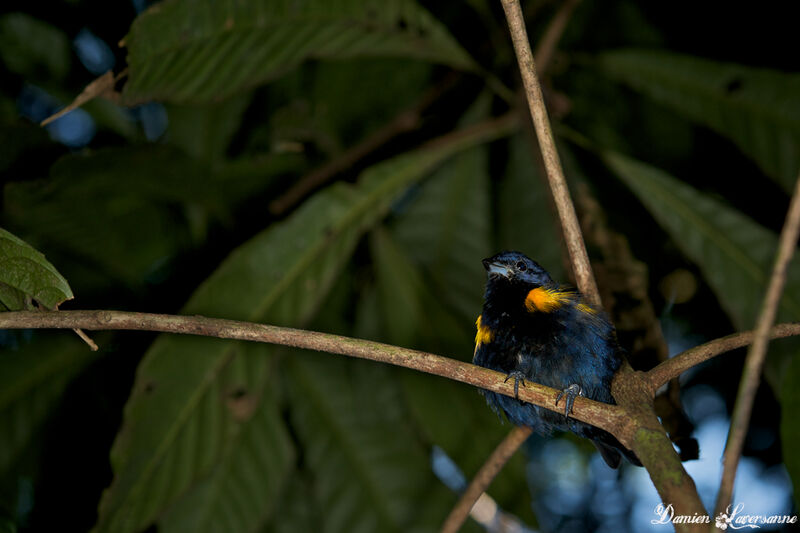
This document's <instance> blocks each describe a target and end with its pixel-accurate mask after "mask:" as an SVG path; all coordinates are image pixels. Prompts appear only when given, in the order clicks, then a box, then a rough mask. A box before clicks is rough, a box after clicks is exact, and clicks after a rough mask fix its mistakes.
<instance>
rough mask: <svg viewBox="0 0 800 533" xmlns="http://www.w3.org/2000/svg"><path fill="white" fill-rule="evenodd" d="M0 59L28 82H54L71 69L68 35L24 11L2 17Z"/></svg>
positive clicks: (0, 22)
mask: <svg viewBox="0 0 800 533" xmlns="http://www.w3.org/2000/svg"><path fill="white" fill-rule="evenodd" d="M0 58H2V60H3V64H4V65H5V66H6V68H7V69H8V70H10V71H11V72H14V73H16V74H19V75H21V76H23V77H24V78H25V79H26V80H28V81H39V82H52V80H53V79H56V80H61V79H63V78H64V77H65V76H66V75H67V73H68V72H69V66H70V42H69V39H68V38H67V36H66V34H65V33H64V32H63V31H61V30H59V29H58V28H55V27H54V26H51V25H50V24H48V23H46V22H44V21H41V20H39V19H37V18H34V17H31V16H30V15H27V14H25V13H10V14H7V15H4V16H2V17H0Z"/></svg>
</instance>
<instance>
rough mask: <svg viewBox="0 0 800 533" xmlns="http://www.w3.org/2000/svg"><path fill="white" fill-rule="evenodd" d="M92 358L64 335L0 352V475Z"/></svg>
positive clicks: (93, 356) (25, 445)
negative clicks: (68, 385)
mask: <svg viewBox="0 0 800 533" xmlns="http://www.w3.org/2000/svg"><path fill="white" fill-rule="evenodd" d="M94 358H95V352H92V351H91V350H89V349H88V348H87V347H86V345H85V344H84V343H83V342H82V341H81V340H80V339H78V338H77V337H76V336H74V335H71V334H70V335H68V334H66V333H62V334H59V335H54V336H40V337H39V338H37V339H36V340H35V341H33V342H31V343H28V344H27V345H25V346H23V347H21V348H20V349H18V350H11V349H4V350H2V351H0V473H1V472H5V471H6V470H8V469H9V468H10V467H11V466H13V465H14V464H15V461H16V459H17V457H18V456H19V455H20V454H21V453H22V452H23V451H24V450H25V448H26V447H27V446H29V445H30V441H31V439H32V438H33V436H34V435H35V434H36V432H37V431H38V430H39V428H40V427H41V425H42V423H43V422H44V421H45V419H46V418H47V416H48V415H49V413H50V411H51V410H52V409H53V407H55V406H56V405H57V402H58V399H59V397H60V396H61V394H62V392H63V391H64V388H65V387H66V386H67V384H68V383H69V382H70V381H71V380H72V378H73V377H75V376H76V375H77V374H78V373H79V372H80V371H81V370H82V369H83V368H85V367H86V365H87V364H88V363H89V362H90V361H92V360H93V359H94Z"/></svg>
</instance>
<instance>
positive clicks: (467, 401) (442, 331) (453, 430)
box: [360, 231, 533, 525]
mask: <svg viewBox="0 0 800 533" xmlns="http://www.w3.org/2000/svg"><path fill="white" fill-rule="evenodd" d="M371 243H372V246H371V248H372V254H373V257H374V259H373V262H374V264H375V268H376V300H377V301H376V304H371V303H370V301H369V298H368V297H366V298H365V299H364V302H362V305H366V306H367V309H366V310H365V311H364V312H362V313H361V315H360V316H362V317H366V316H368V313H369V312H370V310H369V306H370V305H377V307H378V309H380V312H379V313H375V314H376V315H377V316H379V317H380V318H381V319H382V320H381V321H380V322H381V325H382V330H383V331H384V332H385V334H384V337H385V338H386V339H387V340H389V341H390V342H396V339H398V338H399V339H400V340H405V341H406V342H409V338H411V339H414V340H415V341H421V343H422V344H423V346H425V347H427V346H436V347H437V348H439V350H440V351H441V352H443V353H450V354H453V356H455V357H457V358H460V359H469V358H470V357H471V356H472V344H471V340H472V339H471V337H472V333H473V331H474V325H473V321H472V320H464V319H459V320H458V321H454V320H453V318H452V317H451V316H449V314H448V313H447V312H446V311H445V310H444V309H443V308H442V304H441V302H440V301H438V299H437V297H438V295H440V294H442V291H437V293H436V294H433V293H428V292H427V291H426V290H425V288H424V287H423V284H422V281H421V275H420V273H419V272H418V271H417V270H415V268H414V265H413V264H412V263H411V261H410V260H409V258H408V257H407V256H406V255H405V254H404V253H403V251H402V250H401V249H400V248H399V247H398V246H397V245H396V244H395V243H393V241H392V240H391V238H390V237H389V234H388V233H386V232H381V231H378V232H375V234H374V237H373V239H372V241H371ZM482 277H483V276H482ZM481 285H482V284H481V283H479V284H478V286H477V288H478V289H480V287H481ZM444 290H446V289H444ZM479 309H480V306H479V307H478V308H477V309H476V310H474V311H473V312H474V313H477V312H479ZM410 314H411V316H409V315H410ZM414 344H416V342H415V343H414ZM390 377H391V379H390V383H391V384H388V383H387V384H386V385H385V386H392V387H396V386H397V385H396V384H397V383H398V382H399V383H400V387H401V391H402V402H403V404H404V405H406V408H407V410H408V412H409V415H410V417H409V418H410V421H411V422H412V423H413V424H414V426H415V427H416V430H417V432H418V433H419V435H420V437H421V438H422V440H423V442H424V443H425V444H426V445H427V446H428V447H429V449H430V448H432V447H433V446H434V445H435V446H439V447H440V448H442V449H443V450H444V451H445V453H447V454H448V456H449V457H450V458H451V459H453V461H454V462H455V463H456V464H457V465H458V466H459V467H460V468H461V469H463V471H464V472H465V474H466V475H468V476H471V475H473V474H474V473H475V472H476V471H477V470H478V468H479V467H480V466H481V464H482V463H483V461H484V460H485V459H486V457H488V456H489V454H491V451H492V450H493V449H494V447H495V446H496V445H497V444H498V443H499V442H500V441H501V440H502V439H503V437H504V436H505V434H506V433H507V432H508V431H509V429H510V426H508V425H505V426H504V425H503V424H502V423H501V422H500V420H499V419H498V417H497V416H496V415H495V413H494V412H493V411H492V410H491V409H490V408H489V406H488V405H486V402H485V400H484V398H483V397H482V396H481V395H480V394H478V391H477V390H476V389H475V388H474V387H470V386H467V385H464V384H461V383H456V382H452V381H449V380H442V379H441V378H437V377H435V376H430V375H426V374H421V373H418V372H408V371H402V370H397V371H395V372H393V373H392V374H391V375H390ZM371 383H372V385H373V386H380V387H383V386H384V384H383V383H380V384H378V383H376V382H375V380H372V382H371ZM489 493H490V494H491V495H492V496H493V497H494V498H495V499H496V500H497V501H498V503H499V504H500V505H501V506H502V507H503V509H505V510H507V511H511V512H514V513H517V514H518V515H519V516H520V517H521V518H523V519H525V520H527V521H532V519H533V517H532V515H531V507H530V493H529V491H528V489H527V483H526V480H525V467H524V458H523V456H522V455H521V454H519V455H517V456H516V457H515V458H513V459H512V460H511V462H510V464H509V465H507V467H506V468H504V469H503V471H502V472H501V474H500V475H499V476H498V478H497V479H496V480H495V481H494V482H493V483H492V486H491V489H490V490H489ZM450 505H452V503H450ZM442 506H443V507H447V504H446V503H443V504H442ZM437 519H438V520H439V521H441V520H443V516H438V517H437ZM473 525H474V524H473Z"/></svg>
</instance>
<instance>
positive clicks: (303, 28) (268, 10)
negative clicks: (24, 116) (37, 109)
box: [123, 0, 475, 103]
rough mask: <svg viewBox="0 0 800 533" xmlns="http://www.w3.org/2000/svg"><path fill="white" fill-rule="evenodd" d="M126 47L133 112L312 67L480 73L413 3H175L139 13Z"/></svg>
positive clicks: (216, 95)
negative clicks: (428, 66)
mask: <svg viewBox="0 0 800 533" xmlns="http://www.w3.org/2000/svg"><path fill="white" fill-rule="evenodd" d="M125 44H126V46H127V47H128V51H129V54H128V68H129V81H128V83H127V84H126V86H125V89H124V92H123V97H124V99H125V100H126V101H127V102H131V103H132V102H138V101H143V100H150V99H159V100H169V101H173V102H189V101H194V102H200V101H211V100H217V99H221V98H225V97H227V96H228V95H231V94H233V93H235V92H237V91H240V90H242V89H245V88H248V87H253V86H255V85H258V84H260V83H263V82H266V81H269V80H271V79H274V78H276V77H277V76H279V75H281V74H283V73H284V72H286V71H287V70H290V69H292V68H294V67H296V66H297V65H299V64H301V63H302V62H303V61H306V60H309V59H346V58H352V57H408V58H417V59H422V60H427V61H432V62H437V63H443V64H446V65H449V66H451V67H453V68H458V69H465V70H471V69H474V68H475V65H474V63H473V61H472V60H471V59H470V57H469V56H468V55H467V54H466V52H464V50H463V49H462V48H461V47H460V46H459V45H458V43H457V42H456V41H455V40H454V39H453V37H452V36H451V35H450V34H449V33H448V32H447V29H446V28H444V27H443V26H442V25H441V24H440V23H439V22H438V21H437V20H436V19H434V18H433V17H432V16H431V15H430V14H429V13H428V12H427V11H426V10H424V9H423V8H421V7H420V6H419V5H417V4H416V3H415V2H413V1H412V0H391V1H388V2H385V1H384V2H379V1H377V0H349V1H346V2H335V3H332V2H328V1H326V0H306V1H305V2H303V4H302V5H297V4H296V3H294V2H288V1H283V2H274V1H267V0H250V1H246V2H213V1H210V0H206V1H202V2H198V1H191V0H174V1H171V2H162V3H160V4H157V5H155V6H153V7H151V8H150V9H148V10H147V11H145V12H144V13H142V14H141V15H140V16H139V17H138V18H137V19H136V20H135V21H134V23H133V25H132V26H131V31H130V33H129V34H128V35H127V37H126V38H125Z"/></svg>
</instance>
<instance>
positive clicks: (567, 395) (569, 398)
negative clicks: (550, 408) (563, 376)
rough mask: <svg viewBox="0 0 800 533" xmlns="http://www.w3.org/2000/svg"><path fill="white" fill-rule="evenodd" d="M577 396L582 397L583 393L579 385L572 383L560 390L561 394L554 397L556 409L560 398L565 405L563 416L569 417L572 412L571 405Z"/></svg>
mask: <svg viewBox="0 0 800 533" xmlns="http://www.w3.org/2000/svg"><path fill="white" fill-rule="evenodd" d="M578 396H583V391H582V390H581V386H580V385H578V384H577V383H573V384H572V385H569V386H568V387H567V388H565V389H561V392H559V393H558V396H556V407H558V402H560V401H561V398H564V399H565V404H566V405H565V406H564V416H566V417H569V414H570V413H571V412H572V404H573V403H574V402H575V398H577V397H578Z"/></svg>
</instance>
